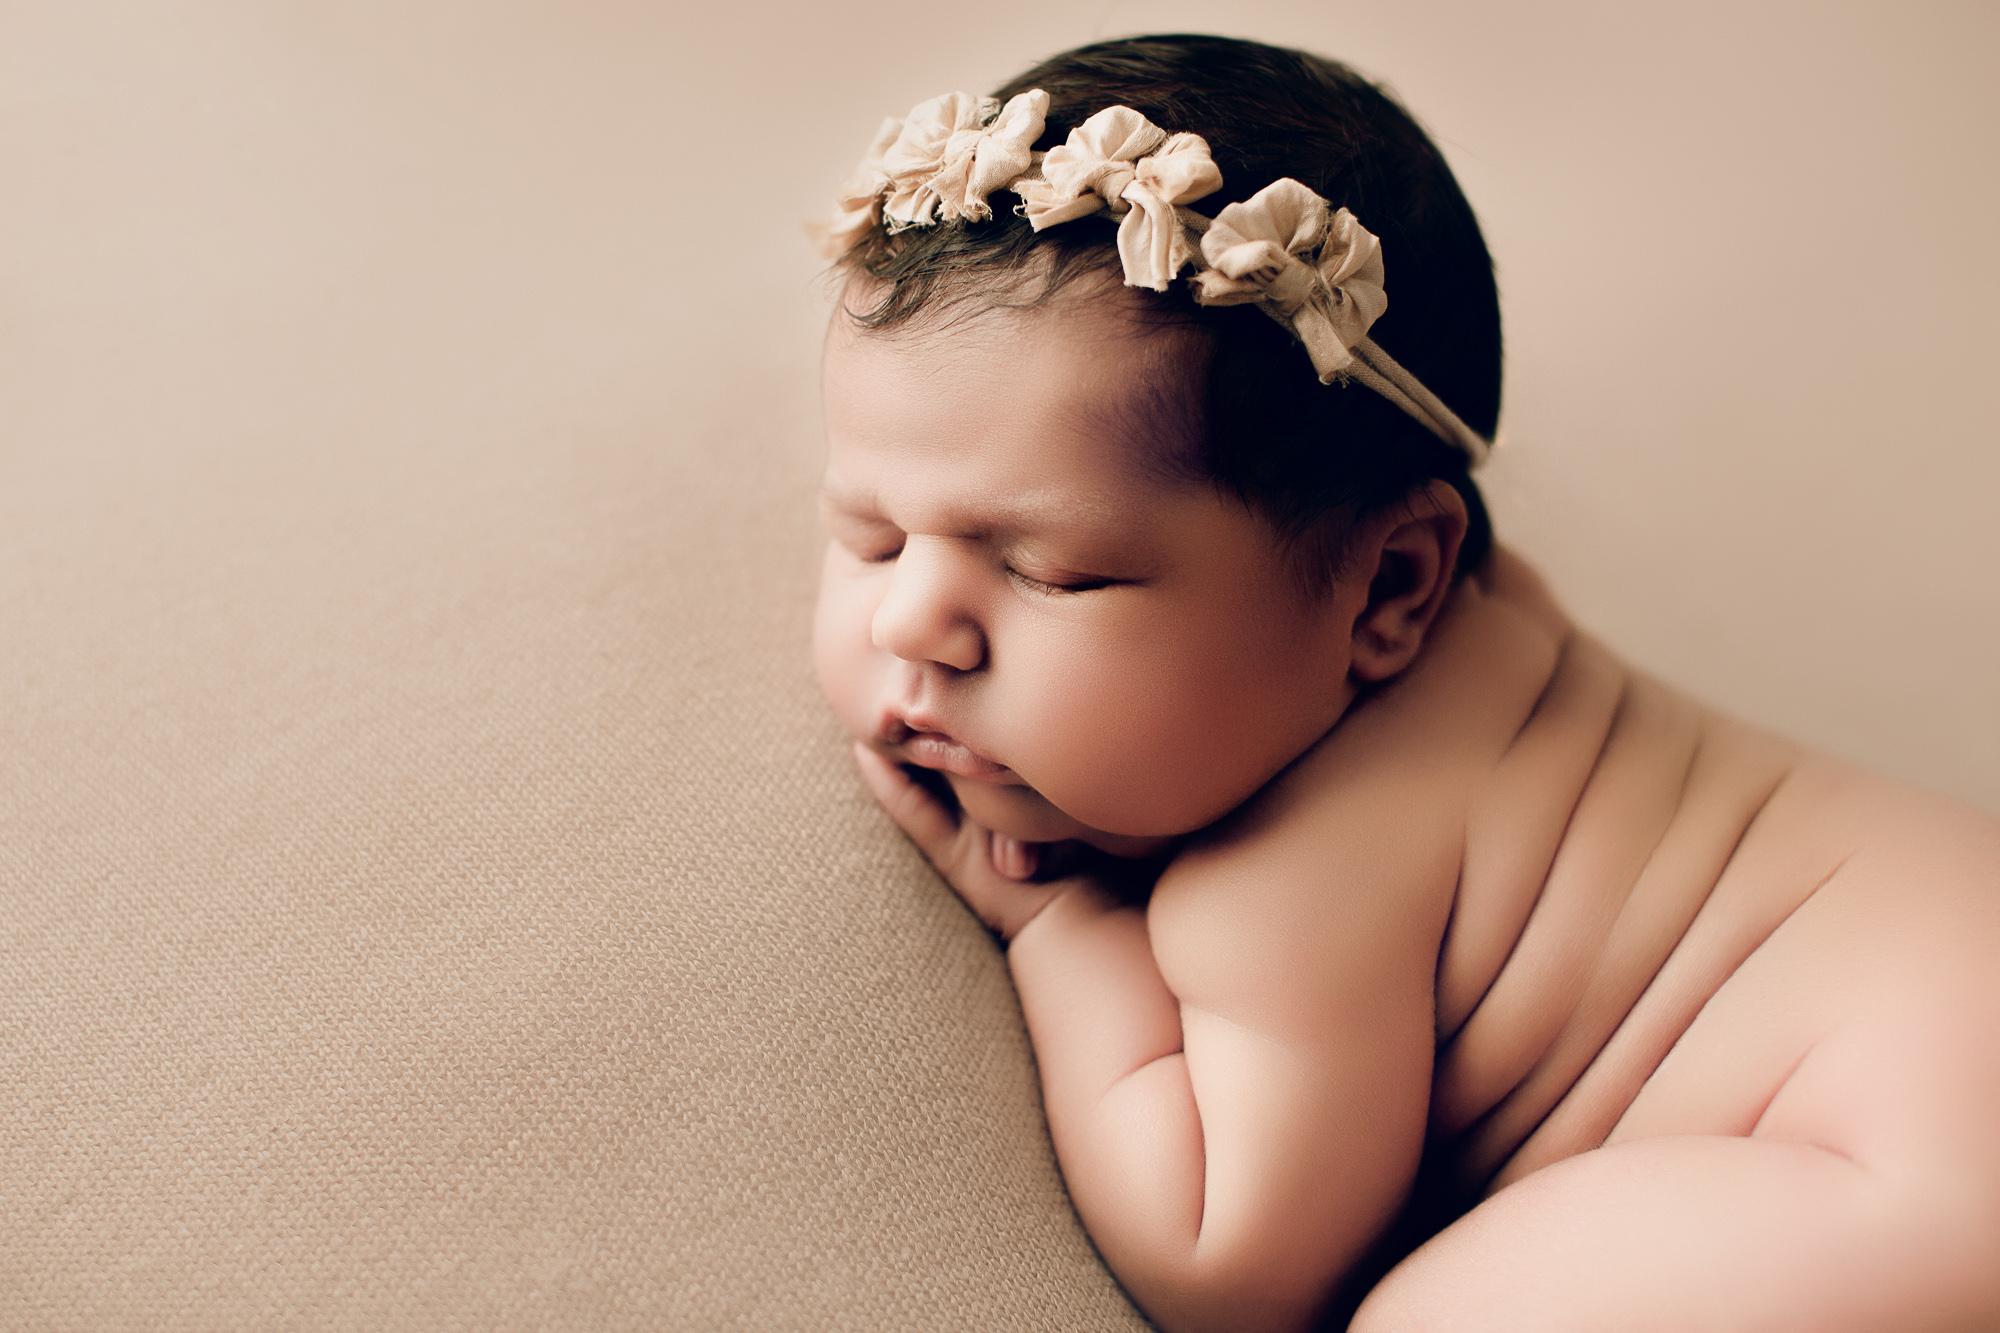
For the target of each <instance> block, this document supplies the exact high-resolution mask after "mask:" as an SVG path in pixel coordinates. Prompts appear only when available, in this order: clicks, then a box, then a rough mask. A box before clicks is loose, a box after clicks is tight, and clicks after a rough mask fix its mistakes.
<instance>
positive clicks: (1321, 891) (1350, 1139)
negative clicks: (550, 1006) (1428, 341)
mask: <svg viewBox="0 0 2000 1333" xmlns="http://www.w3.org/2000/svg"><path fill="white" fill-rule="evenodd" d="M858 758H859V762H860V764H861V768H862V772H863V776H864V777H865V778H866V780H867V781H868V783H869V785H870V787H871V789H872V790H873V791H874V792H875V794H876V795H877V796H878V798H880V799H881V800H882V802H883V804H884V805H885V807H886V808H888V810H889V811H890V813H891V814H892V815H893V816H894V817H895V818H896V820H897V821H898V822H899V823H900V824H901V825H902V827H903V828H904V829H905V830H906V831H907V832H908V833H909V834H910V835H911V836H912V838H913V839H914V840H915V841H916V842H917V844H918V845H919V847H920V848H922V850H923V851H924V852H925V854H926V855H927V856H929V857H930V859H931V860H932V861H933V862H934V863H935V864H936V865H937V866H938V867H939V869H940V870H941V871H942V872H943V874H944V875H945V877H946V878H947V879H948V880H949V881H950V882H951V884H952V885H953V887H954V888H955V889H956V890H957V891H958V892H959V893H960V895H961V896H963V897H964V898H965V900H966V901H967V903H968V904H969V905H970V906H971V907H972V908H973V910H974V911H976V912H977V913H978V914H979V915H980V917H981V918H982V919H983V920H985V921H986V922H987V923H988V925H989V926H991V927H993V928H994V929H995V930H996V931H997V932H998V933H999V934H1000V935H1001V936H1002V937H1003V938H1004V939H1007V940H1009V941H1010V944H1009V953H1008V958H1009V963H1010V966H1011V969H1012V971H1013V975H1014V979H1015V982H1016V985H1017V987H1018V988H1019V991H1020V996H1021V1003H1022V1008H1023V1012H1024V1014H1025V1016H1026V1019H1027V1023H1028V1027H1029V1031H1030V1034H1031V1036H1032V1038H1033V1041H1034V1046H1035V1051H1036V1056H1037V1059H1038V1062H1039V1064H1040V1068H1041V1075H1042V1081H1043V1087H1044V1095H1045V1099H1046V1106H1047V1112H1048V1118H1049V1126H1050V1132H1051V1135H1052V1137H1053V1140H1054V1143H1055V1147H1056V1151H1057V1154H1058V1156H1059V1159H1060V1161H1061V1163H1062V1166H1063V1171H1064V1175H1065V1178H1066V1180H1067V1181H1068V1184H1069V1187H1070V1191H1071V1194H1072V1196H1073V1198H1074V1199H1075V1202H1076V1206H1077V1209H1078V1211H1079V1213H1080V1215H1081V1216H1082V1218H1083V1220H1084V1222H1085V1224H1086V1226H1087V1227H1088V1229H1089V1231H1090V1234H1091V1236H1092V1238H1093V1239H1094V1240H1095V1241H1096V1242H1097V1244H1098V1246H1099V1248H1100V1250H1101V1251H1102V1253H1103V1255H1104V1258H1105V1260H1106V1261H1107V1263H1108V1264H1109V1265H1110V1266H1111V1268H1112V1270H1113V1271H1114V1272H1115V1273H1116V1274H1117V1275H1118V1276H1119V1278H1120V1280H1121V1281H1123V1282H1124V1283H1125V1285H1126V1287H1127V1289H1128V1290H1129V1291H1130V1292H1131V1293H1132V1295H1133V1296H1134V1298H1135V1299H1136V1300H1137V1301H1138V1302H1139V1304H1140V1305H1141V1306H1142V1307H1143V1308H1144V1309H1145V1310H1146V1311H1147V1313H1148V1314H1149V1315H1151V1316H1152V1317H1153V1318H1154V1319H1155V1320H1157V1321H1158V1322H1159V1323H1160V1324H1161V1325H1162V1326H1163V1327H1165V1328H1168V1329H1170V1330H1182V1329H1233V1330H1243V1329H1298V1328H1308V1327H1312V1326H1314V1325H1315V1324H1316V1323H1324V1324H1330V1325H1332V1326H1338V1325H1339V1324H1340V1323H1341V1322H1342V1321H1344V1320H1345V1319H1346V1317H1347V1315H1348V1314H1349V1313H1352V1312H1354V1311H1355V1310H1356V1308H1357V1306H1358V1313H1356V1314H1354V1319H1353V1324H1352V1327H1353V1328H1355V1329H1357V1330H1363V1331H1364V1333H1378V1331H1381V1330H1419V1329H1424V1330H1428V1329H1445V1328H1449V1329H1453V1330H1460V1329H1478V1330H1487V1329H1491V1330H1539V1331H1542V1333H1556V1331H1558V1330H1566V1329H1577V1330H1584V1329H1591V1330H1602V1329H1620V1330H1628V1329H1653V1328H1657V1329H1677V1330H1679V1329H1704V1330H1706V1329H1769V1330H1779V1329H1810V1330H1821V1331H1824V1333H1839V1331H1841V1330H1854V1331H1855V1333H1861V1331H1862V1330H1888V1329H1906V1328H1909V1329H1915V1328H1952V1329H1961V1328H1965V1329H1970V1328H1995V1327H2000V1133H1996V1132H1995V1130H1994V1128H1993V1124H1994V1108H1995V1107H1996V1106H2000V979H1996V974H2000V967H1996V960H2000V825H1996V824H1995V823H1994V821H1992V820H1991V819H1989V818H1987V817H1986V816H1984V815H1981V814H1979V813H1978V812H1976V811H1972V810H1970V809H1967V808H1965V807H1962V806H1959V805H1957V804H1955V803H1953V802H1950V801H1947V800H1944V799H1943V798H1939V797H1934V796H1930V795H1927V794H1924V793H1921V792H1917V791H1914V790H1911V789H1908V788H1905V787H1902V786H1900V785H1897V784H1894V783H1891V782H1888V781H1886V780H1883V779H1880V778H1876V777H1873V776H1871V775H1868V774H1866V773H1863V772H1860V771H1858V770H1855V769H1853V768H1850V767H1848V766H1846V765H1844V764H1841V763H1838V762H1836V761H1833V760H1831V759H1828V758H1826V757H1824V756H1820V755H1817V754H1814V753H1811V752H1809V751H1806V750H1803V749H1801V748H1800V747H1797V746H1795V745H1792V744H1789V743H1787V742H1785V741H1782V740H1779V739H1777V738H1775V737H1773V736H1770V735H1768V734H1766V733H1764V732H1762V731H1760V730H1757V729H1755V728H1752V727H1749V726H1746V725H1744V724H1742V723H1739V722H1736V721H1734V720H1732V719H1730V718H1728V717H1725V716H1723V715H1721V714H1718V713H1716V712H1714V711H1712V710H1709V709H1706V708H1704V707H1702V706H1700V705H1698V704H1696V703H1694V702H1692V701H1690V700H1688V699H1687V698H1685V697H1684V696H1682V695H1680V694H1678V693H1676V692H1674V691H1672V690H1670V689H1668V688H1667V687H1665V686H1663V685H1661V684H1659V683H1658V682H1656V681H1654V680H1652V679H1651V678H1649V677H1647V676H1645V675H1643V674H1642V673H1639V672H1636V671H1633V670H1632V669H1630V668H1628V667H1626V666H1625V665H1623V664H1622V663H1620V662H1619V661H1618V660H1617V659H1616V658H1615V657H1614V656H1613V655H1612V654H1611V653H1609V652H1608V651H1607V650H1606V649H1605V648H1604V647H1603V646H1602V645H1600V644H1599V643H1597V642H1596V641H1595V640H1593V639H1591V638H1589V637H1588V636H1586V635H1584V634H1581V633H1579V632H1578V631H1577V630H1576V629H1575V627H1574V626H1573V625H1572V624H1571V623H1570V621H1569V620H1568V618H1567V617H1566V616H1565V615H1564V614H1563V612H1562V611H1561V609H1560V608H1559V607H1558V606H1557V605H1556V604H1555V603H1554V602H1553V600H1552V599H1551V598H1550V597H1549V595H1548V593H1547V591H1546V590H1545V589H1544V587H1543V585H1542V583H1541V581H1540V580H1539V579H1538V578H1537V577H1536V575H1535V574H1534V573H1533V571H1532V570H1530V569H1529V568H1528V567H1527V566H1526V565H1525V564H1524V563H1523V562H1521V561H1520V560H1519V559H1517V558H1515V557H1513V556H1511V555H1509V554H1507V553H1506V552H1504V551H1503V552H1500V553H1498V554H1497V555H1496V556H1495V557H1494V559H1493V560H1492V561H1491V562H1490V564H1489V566H1488V568H1487V569H1486V570H1485V571H1484V572H1483V573H1481V574H1479V575H1477V576H1475V577H1473V578H1470V579H1467V580H1464V581H1462V582H1461V583H1460V585H1459V586H1458V587H1457V588H1456V589H1455V590H1454V591H1453V593H1452V594H1451V597H1450V599H1449V601H1448V602H1447V603H1446V606H1445V609H1444V611H1443V612H1442V613H1441V615H1440V616H1439V618H1438V620H1437V622H1436V624H1435V625H1434V627H1433V628H1432V630H1431V633H1430V636H1429V638H1428V640H1427V641H1426V644H1425V646H1424V648H1423V650H1422V652H1421V654H1420V655H1419V656H1418V658H1417V660H1416V661H1415V663H1414V664H1413V665H1412V666H1411V667H1410V668H1409V669H1408V670H1406V671H1405V672H1403V673H1402V674H1401V675H1400V676H1398V677H1397V678H1395V679H1394V680H1392V681H1391V682H1389V683H1388V684H1387V685H1385V686H1383V687H1381V688H1380V689H1378V690H1377V691H1375V692H1374V693H1372V694H1371V695H1368V696H1366V697H1364V698H1363V699H1362V700H1361V702H1359V703H1358V704H1356V705H1355V706H1354V707H1353V708H1352V709H1351V710H1350V711H1349V712H1348V714H1347V715H1346V716H1345V717H1344V718H1343V719H1342V720H1341V721H1340V723H1339V724H1338V725H1337V726H1336V727H1335V728H1334V729H1333V731H1332V732H1331V733H1329V734H1328V735H1327V736H1326V737H1325V739H1323V740H1322V741H1321V742H1320V743H1319V744H1317V745H1315V746H1314V747H1312V748H1311V749H1310V750H1308V751H1307V752H1306V753H1305V754H1303V755H1302V756H1300V757H1299V759H1298V760H1297V761H1296V762H1294V763H1293V764H1292V765H1291V766H1290V767H1288V768H1287V769H1286V770H1285V771H1283V772H1282V773H1281V774H1280V775H1279V776H1278V777H1277V778H1276V779H1274V780H1273V781H1272V782H1271V783H1270V784H1269V785H1268V786H1267V787H1266V788H1265V789H1264V790H1263V791H1261V792H1260V793H1259V794H1258V795H1257V796H1256V797H1255V798H1254V799H1253V800H1251V801H1250V802H1249V803H1247V804H1246V805H1245V806H1243V807H1242V808H1241V809H1239V810H1237V811H1236V812H1234V813H1233V814H1232V815H1230V816H1229V817H1227V818H1226V819H1224V820H1223V821H1222V822H1220V823H1219V824H1217V825H1215V826H1213V827H1212V828H1210V829H1208V830H1205V831H1204V832H1202V833H1201V834H1198V835H1196V836H1195V838H1194V839H1193V840H1192V841H1191V842H1190V843H1189V844H1188V845H1187V846H1185V847H1184V848H1183V849H1182V850H1181V851H1180V852H1179V853H1178V854H1177V855H1175V856H1174V857H1173V859H1172V861H1171V862H1170V863H1169V864H1168V866H1167V868H1166V870H1165V871H1164V873H1162V875H1161V876H1160V878H1159V881H1158V883H1157V885H1156V886H1155V888H1154V891H1153V893H1152V895H1151V898H1150V901H1149V902H1146V903H1143V904H1134V903H1133V902H1131V901H1130V899H1129V897H1125V896H1120V895H1118V894H1115V893H1113V892H1111V891H1110V890H1108V889H1107V888H1106V887H1104V886H1103V885H1101V884H1099V883H1097V882H1095V881H1093V880H1092V879H1090V878H1088V877H1084V876H1076V877H1071V878H1067V879H1060V880H1055V881H1053V882H1049V883H1034V882H1030V881H1025V880H1023V879H1022V878H1020V877H1019V876H1020V874H1021V873H1022V871H1023V869H1024V864H1023V863H1022V862H1021V861H1020V860H1019V859H1018V858H1019V856H1020V851H1019V849H1018V848H1011V847H1001V848H1000V849H999V857H1000V863H999V866H998V867H997V868H996V862H995V855H996V849H995V845H994V844H995V842H996V841H1001V842H1004V841H1005V840H996V839H994V838H993V837H991V836H990V835H988V834H986V833H985V831H984V830H981V829H979V828H977V827H976V826H975V825H972V824H970V823H965V822H961V821H960V820H959V819H958V818H957V817H956V815H955V814H954V813H953V812H951V811H950V810H948V809H947V808H946V807H945V806H944V805H942V804H940V803H939V802H938V801H937V800H936V799H934V798H933V797H932V796H931V795H930V794H929V793H928V792H926V791H924V790H923V789H922V788H920V787H918V786H917V785H916V784H914V783H913V782H911V781H910V779H909V778H908V777H907V776H906V775H905V774H903V773H902V772H901V771H899V770H898V769H897V768H896V767H895V766H894V765H893V764H891V763H889V762H888V761H887V760H885V759H884V758H882V756H881V755H880V754H878V753H876V752H874V751H872V750H869V749H868V748H866V747H859V749H858ZM1010 858H1012V859H1011V860H1010ZM1003 870H1007V871H1010V872H1012V873H1002V871H1003ZM1420 1166H1421V1168H1422V1179H1423V1189H1422V1192H1421V1195H1420V1197H1417V1198H1415V1199H1414V1200H1413V1198H1412V1191H1413V1187H1414V1186H1415V1185H1416V1183H1417V1181H1418V1179H1419V1170H1420ZM1468 1207H1469V1211H1466V1210H1467V1208H1468ZM1406 1210H1407V1211H1406ZM1460 1213H1463V1216H1462V1217H1458V1214H1460ZM1399 1215H1401V1217H1402V1222H1401V1224H1400V1225H1399V1224H1398V1217H1399ZM1454 1217H1458V1220H1456V1221H1452V1220H1451V1219H1452V1218H1454ZM1445 1222H1449V1225H1444V1226H1443V1228H1442V1230H1437V1227H1438V1226H1439V1225H1440V1224H1442V1223H1445ZM1432 1231H1436V1234H1435V1235H1431V1234H1430V1233H1431V1232H1432ZM1419 1241H1427V1243H1423V1244H1422V1245H1421V1247H1420V1248H1416V1249H1415V1252H1414V1253H1411V1254H1408V1256H1407V1257H1403V1256H1402V1254H1401V1253H1400V1251H1407V1250H1409V1249H1410V1248H1411V1247H1412V1246H1414V1245H1416V1243H1417V1242H1419ZM1398 1259H1400V1262H1396V1263H1394V1266H1393V1269H1392V1270H1391V1271H1389V1272H1388V1275H1387V1277H1386V1278H1384V1279H1383V1280H1381V1281H1380V1282H1379V1283H1377V1282H1376V1281H1375V1279H1376V1277H1378V1276H1379V1275H1380V1272H1381V1269H1382V1268H1383V1267H1386V1266H1388V1264H1389V1263H1390V1262H1392V1261H1395V1260H1398Z"/></svg>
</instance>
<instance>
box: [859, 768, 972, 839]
mask: <svg viewBox="0 0 2000 1333" xmlns="http://www.w3.org/2000/svg"><path fill="white" fill-rule="evenodd" d="M854 763H855V766H856V767H857V768H859V769H860V770H861V780H862V781H863V782H864V783H866V784H867V786H868V791H869V793H870V794H871V795H873V796H874V797H875V799H876V800H877V801H878V802H880V803H881V806H882V808H883V809H884V810H887V811H888V812H889V818H891V819H893V820H895V821H896V825H897V827H899V828H901V829H902V830H903V832H905V833H907V834H909V835H910V841H911V842H914V843H915V844H917V850H918V851H920V852H922V853H923V854H924V855H925V856H927V857H929V858H930V859H931V861H932V863H933V864H936V865H944V864H946V863H948V862H949V861H950V860H951V859H952V852H953V849H954V844H955V843H956V842H957V839H958V820H957V819H956V818H954V817H953V815H952V812H951V811H949V810H947V809H945V808H944V806H943V805H941V804H940V803H939V802H938V800H937V798H936V797H934V796H932V795H931V794H930V793H929V792H927V791H925V790H924V789H923V788H922V787H920V786H918V785H917V784H916V783H915V782H912V781H911V780H910V778H909V776H908V775H907V774H906V773H904V772H903V770H902V769H900V768H897V767H896V766H895V765H894V764H892V763H890V762H889V761H888V760H887V759H885V758H884V757H883V756H882V755H881V754H879V753H877V752H876V751H875V750H872V749H870V748H869V747H868V746H866V745H863V744H862V743H861V742H860V741H856V742H855V743H854Z"/></svg>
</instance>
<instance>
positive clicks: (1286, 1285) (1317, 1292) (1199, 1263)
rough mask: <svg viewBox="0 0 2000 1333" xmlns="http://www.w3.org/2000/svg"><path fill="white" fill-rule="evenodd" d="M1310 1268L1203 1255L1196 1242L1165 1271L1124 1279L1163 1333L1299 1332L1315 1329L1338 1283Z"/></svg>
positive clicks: (1261, 1257)
mask: <svg viewBox="0 0 2000 1333" xmlns="http://www.w3.org/2000/svg"><path fill="white" fill-rule="evenodd" d="M1275 1248H1276V1247H1274V1249H1275ZM1314 1267H1315V1266H1314V1265H1304V1266H1299V1265H1295V1264H1293V1263H1290V1262H1287V1257H1284V1256H1280V1255H1277V1254H1275V1253H1270V1252H1266V1253H1264V1254H1257V1253H1249V1254H1203V1253H1202V1251H1201V1246H1200V1245H1199V1244H1197V1246H1196V1247H1195V1251H1194V1253H1192V1254H1191V1255H1189V1256H1187V1258H1186V1259H1185V1260H1184V1261H1183V1262H1181V1263H1177V1264H1174V1265H1172V1266H1171V1268H1170V1269H1169V1268H1162V1269H1157V1270H1155V1271H1153V1272H1151V1273H1148V1274H1146V1275H1145V1276H1144V1278H1140V1276H1139V1275H1138V1274H1134V1275H1133V1276H1132V1277H1127V1278H1126V1279H1125V1280H1126V1288H1127V1290H1129V1291H1131V1292H1132V1294H1133V1296H1134V1298H1135V1299H1137V1301H1138V1303H1139V1305H1140V1306H1141V1307H1142V1308H1143V1309H1144V1310H1145V1312H1146V1314H1147V1316H1148V1317H1149V1318H1151V1319H1152V1320H1153V1322H1154V1323H1155V1324H1157V1325H1159V1327H1160V1328H1162V1329H1163V1330H1165V1331H1166V1333H1305V1331H1306V1330H1310V1329H1313V1328H1315V1327H1317V1326H1318V1322H1319V1319H1320V1316H1321V1315H1322V1314H1323V1313H1324V1312H1325V1310H1326V1308H1327V1306H1328V1305H1329V1304H1331V1301H1332V1297H1333V1294H1334V1290H1335V1288H1336V1286H1337V1285H1338V1280H1339V1274H1337V1273H1336V1274H1330V1275H1329V1274H1325V1273H1320V1272H1314V1271H1312V1270H1313V1268H1314ZM1120 1276H1121V1277H1124V1276H1125V1275H1124V1274H1121V1275H1120Z"/></svg>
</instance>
